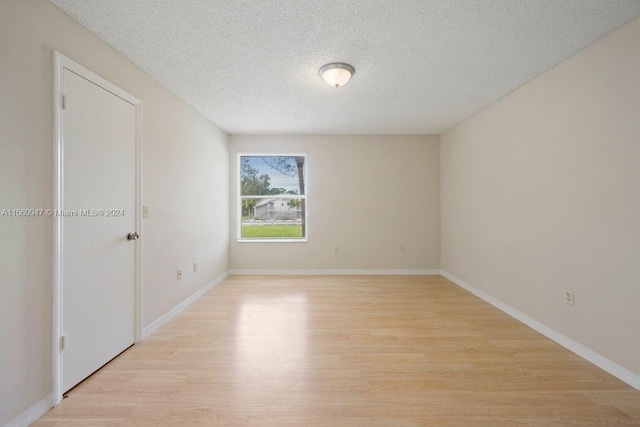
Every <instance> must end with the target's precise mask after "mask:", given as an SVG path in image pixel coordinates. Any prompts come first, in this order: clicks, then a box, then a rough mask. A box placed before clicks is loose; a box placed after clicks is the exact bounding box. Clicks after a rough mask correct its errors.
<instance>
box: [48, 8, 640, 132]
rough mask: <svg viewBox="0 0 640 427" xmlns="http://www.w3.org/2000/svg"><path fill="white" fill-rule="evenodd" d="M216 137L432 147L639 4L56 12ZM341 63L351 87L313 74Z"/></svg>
mask: <svg viewBox="0 0 640 427" xmlns="http://www.w3.org/2000/svg"><path fill="white" fill-rule="evenodd" d="M51 1H52V3H54V4H55V5H57V6H58V7H59V8H60V9H62V10H63V11H64V12H65V13H67V14H68V15H70V16H71V17H72V18H73V19H75V20H76V21H78V22H80V23H81V24H82V25H84V26H85V27H86V28H87V29H89V30H90V31H91V32H93V33H94V34H96V35H97V36H98V37H99V38H101V39H102V40H104V41H105V42H106V43H108V44H109V45H111V46H112V47H113V48H114V49H116V50H117V51H118V52H120V53H122V54H123V55H124V56H125V57H127V58H128V59H129V60H131V61H132V62H133V63H135V64H136V65H138V66H139V67H140V68H141V69H143V70H144V71H146V72H147V73H148V74H150V75H151V76H152V77H154V78H155V79H156V80H158V81H159V82H160V83H162V84H163V85H165V86H166V87H168V88H169V89H170V90H172V91H173V92H174V93H176V94H177V95H178V96H180V97H181V98H182V99H184V100H185V101H186V102H187V103H189V104H190V105H192V106H193V107H194V108H195V109H196V110H198V111H200V112H202V113H203V114H204V115H205V116H207V117H208V118H210V119H211V120H212V121H213V122H215V123H216V124H217V125H218V126H220V127H221V128H222V129H224V130H225V131H227V132H229V133H232V134H237V133H254V134H264V133H321V134H342V133H344V134H348V133H366V134H439V133H442V132H443V131H445V130H446V129H448V128H450V127H452V126H454V125H455V124H457V123H459V122H461V121H463V120H464V119H466V118H467V117H469V116H471V115H472V114H474V113H476V112H478V111H479V110H481V109H482V108H484V107H486V106H488V105H490V104H491V103H493V102H495V101H496V100H498V99H500V98H501V97H503V96H504V95H506V94H508V93H509V92H511V91H513V90H514V89H516V88H517V87H519V86H521V85H522V84H524V83H526V82H527V81H529V80H531V79H532V78H534V77H536V76H537V75H539V74H541V73H543V72H544V71H546V70H548V69H549V68H551V67H552V66H554V65H556V64H558V63H559V62H561V61H563V60H564V59H566V58H568V57H569V56H571V55H573V54H575V53H576V52H578V51H580V50H581V49H583V48H584V47H586V46H588V45H589V44H591V43H593V42H594V41H596V40H597V39H599V38H601V37H602V36H604V35H606V34H607V33H609V32H611V31H612V30H614V29H616V28H618V27H619V26H621V25H622V24H624V23H625V22H627V21H629V20H631V19H632V18H634V17H636V16H638V15H639V14H640V0H438V1H436V0H351V1H344V0H274V1H266V0H253V1H251V0H235V1H234V0H227V1H214V0H180V1H174V0H51ZM335 61H340V62H347V63H349V64H351V65H353V66H354V67H355V69H356V73H355V75H354V77H353V78H352V80H351V81H350V82H349V84H347V85H346V86H344V87H342V88H339V89H335V88H331V87H330V86H328V85H327V84H326V83H324V81H323V80H321V79H320V77H319V76H318V74H317V71H318V68H320V67H321V66H322V65H324V64H326V63H328V62H335Z"/></svg>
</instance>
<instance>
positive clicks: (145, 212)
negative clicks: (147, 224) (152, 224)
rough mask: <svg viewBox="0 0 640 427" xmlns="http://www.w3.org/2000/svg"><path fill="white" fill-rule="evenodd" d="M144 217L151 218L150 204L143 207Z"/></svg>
mask: <svg viewBox="0 0 640 427" xmlns="http://www.w3.org/2000/svg"><path fill="white" fill-rule="evenodd" d="M142 218H144V219H147V218H149V206H143V207H142Z"/></svg>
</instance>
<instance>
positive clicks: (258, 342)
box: [34, 276, 640, 427]
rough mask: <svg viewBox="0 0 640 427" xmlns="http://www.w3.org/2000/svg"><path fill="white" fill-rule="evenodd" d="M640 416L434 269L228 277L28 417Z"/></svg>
mask: <svg viewBox="0 0 640 427" xmlns="http://www.w3.org/2000/svg"><path fill="white" fill-rule="evenodd" d="M547 425H549V426H591V425H594V426H595V425H598V426H631V425H634V426H640V392H639V391H636V390H634V389H633V388H631V387H630V386H628V385H626V384H624V383H623V382H621V381H619V380H617V379H615V378H614V377H612V376H611V375H609V374H607V373H606V372H604V371H602V370H600V369H599V368H597V367H595V366H593V365H591V364H590V363H588V362H586V361H585V360H583V359H581V358H580V357H578V356H576V355H574V354H573V353H571V352H569V351H568V350H565V349H564V348H562V347H561V346H559V345H558V344H556V343H554V342H553V341H550V340H549V339H547V338H545V337H544V336H542V335H540V334H538V333H537V332H535V331H533V330H531V329H530V328H528V327H527V326H525V325H523V324H521V323H519V322H518V321H516V320H513V319H512V318H510V317H509V316H507V315H506V314H504V313H502V312H501V311H499V310H497V309H496V308H494V307H492V306H490V305H488V304H487V303H485V302H484V301H482V300H480V299H478V298H477V297H475V296H473V295H471V294H469V293H467V292H466V291H464V290H463V289H461V288H459V287H457V286H456V285H454V284H452V283H451V282H449V281H448V280H446V279H444V278H442V277H440V276H419V277H417V276H413V277H411V276H374V277H372V276H368V277H364V276H322V277H321V276H312V277H291V276H289V277H247V276H232V277H229V278H228V279H227V280H225V281H224V282H223V283H221V284H220V285H218V286H217V287H215V288H214V289H212V290H211V291H210V292H209V293H207V294H206V295H205V296H203V297H202V298H201V299H200V300H198V301H197V302H196V303H195V304H193V305H192V306H191V307H189V308H188V309H187V310H186V311H185V312H184V313H182V314H181V315H179V316H178V317H176V318H175V319H174V320H172V321H171V322H169V323H168V324H167V325H165V326H164V327H163V328H161V329H160V330H159V331H157V332H156V333H155V334H153V335H152V336H151V337H149V338H148V339H147V340H145V341H144V342H142V343H141V344H139V345H136V346H134V347H132V348H131V349H129V350H127V351H126V352H125V353H123V354H122V355H121V356H119V357H118V358H117V359H115V360H113V361H112V362H111V363H109V364H108V365H107V366H105V367H104V368H103V369H101V370H100V371H98V372H97V373H96V374H94V375H93V376H92V377H90V378H89V379H87V380H86V381H84V382H83V383H81V384H80V385H79V386H78V387H76V388H75V389H74V390H72V391H71V392H70V394H69V397H68V398H67V399H65V400H64V401H63V402H62V404H61V405H59V406H58V407H57V408H55V409H53V410H51V411H50V412H49V413H48V414H47V415H45V416H44V417H42V418H41V419H40V420H39V421H37V422H36V423H35V424H34V426H38V427H45V426H49V427H50V426H398V427H402V426H547Z"/></svg>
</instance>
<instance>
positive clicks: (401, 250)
mask: <svg viewBox="0 0 640 427" xmlns="http://www.w3.org/2000/svg"><path fill="white" fill-rule="evenodd" d="M400 253H401V254H403V253H405V247H404V245H400Z"/></svg>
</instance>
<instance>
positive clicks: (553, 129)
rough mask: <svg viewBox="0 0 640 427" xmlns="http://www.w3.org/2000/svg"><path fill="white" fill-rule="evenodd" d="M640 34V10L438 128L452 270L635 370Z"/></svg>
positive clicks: (446, 260) (445, 258)
mask: <svg viewBox="0 0 640 427" xmlns="http://www.w3.org/2000/svg"><path fill="white" fill-rule="evenodd" d="M639 41H640V19H636V20H634V21H632V22H631V23H629V24H627V25H626V26H624V27H622V28H621V29H619V30H618V31H616V32H614V33H612V34H610V35H608V36H607V37H605V38H604V39H602V40H600V41H599V42H597V43H596V44H594V45H592V46H590V47H588V48H587V49H585V50H584V51H582V52H581V53H579V54H578V55H576V56H574V57H572V58H570V59H569V60H567V61H565V62H563V63H562V64H560V65H559V66H557V67H556V68H554V69H552V70H550V71H548V72H547V73H545V74H543V75H542V76H540V77H539V78H537V79H535V80H533V81H531V82H530V83H528V84H526V85H525V86H523V87H522V88H520V89H519V90H517V91H516V92H514V93H512V94H511V95H509V96H507V97H506V98H504V99H502V100H501V101H499V102H497V103H496V104H494V105H492V106H491V107H489V108H487V109H486V110H484V111H482V112H481V113H479V114H477V115H476V116H474V117H472V118H470V119H469V120H467V121H465V122H464V123H462V124H460V125H458V126H456V127H455V128H453V129H451V130H450V131H448V132H446V133H445V134H444V135H443V136H442V137H441V144H442V146H441V168H442V187H441V192H442V268H443V269H444V270H445V271H447V272H449V273H451V274H452V275H454V276H456V277H458V278H459V279H461V280H463V281H465V282H467V283H469V284H470V285H472V286H475V287H477V288H479V289H481V290H482V291H484V292H486V293H488V294H490V295H491V296H493V297H495V298H497V299H499V300H502V301H503V302H505V303H507V304H509V305H511V306H512V307H514V308H516V309H518V310H520V311H522V312H523V313H525V314H527V315H529V316H531V317H533V318H535V319H537V320H538V321H540V322H542V323H544V324H546V325H547V326H549V327H551V328H553V329H555V330H557V331H559V332H561V333H562V334H564V335H566V336H568V337H570V338H572V339H574V340H575V341H578V342H580V343H581V344H583V345H585V346H587V347H589V348H591V349H592V350H595V351H596V352H598V353H600V354H601V355H603V356H605V357H607V358H609V359H611V360H613V361H614V362H617V363H618V364H620V365H622V366H624V367H626V368H627V369H629V370H631V371H634V372H636V373H640V334H638V325H640V308H639V305H638V304H639V303H640V245H639V242H640V191H639V189H638V186H639V185H640V55H639V54H638V52H640V43H639ZM565 289H568V290H573V291H574V292H575V306H573V307H572V306H570V305H567V304H565V303H564V302H563V291H564V290H565Z"/></svg>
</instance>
